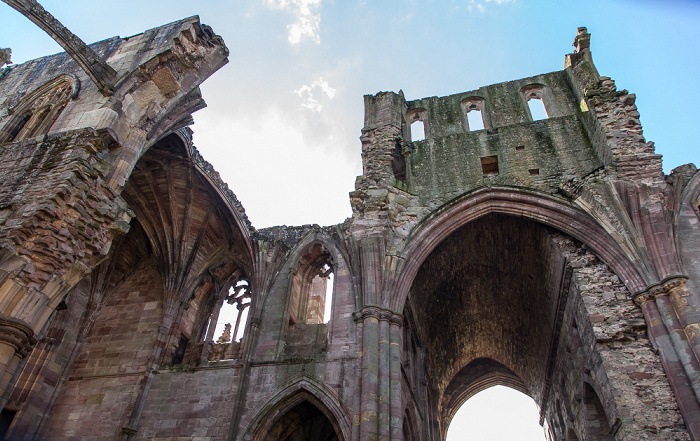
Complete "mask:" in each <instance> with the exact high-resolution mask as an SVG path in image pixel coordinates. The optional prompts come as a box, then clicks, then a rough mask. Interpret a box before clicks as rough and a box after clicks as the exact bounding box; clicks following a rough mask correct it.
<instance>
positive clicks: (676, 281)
mask: <svg viewBox="0 0 700 441" xmlns="http://www.w3.org/2000/svg"><path fill="white" fill-rule="evenodd" d="M687 281H688V277H687V276H672V277H669V278H667V279H665V280H662V281H661V282H659V283H656V284H654V285H651V286H649V287H648V288H647V289H646V290H644V291H642V292H640V293H638V294H636V295H635V296H634V303H635V304H637V306H640V307H641V306H642V305H643V304H644V303H646V302H649V301H652V300H655V299H656V298H657V297H658V296H667V295H669V294H671V292H672V291H674V290H676V289H682V288H684V287H685V284H686V282H687Z"/></svg>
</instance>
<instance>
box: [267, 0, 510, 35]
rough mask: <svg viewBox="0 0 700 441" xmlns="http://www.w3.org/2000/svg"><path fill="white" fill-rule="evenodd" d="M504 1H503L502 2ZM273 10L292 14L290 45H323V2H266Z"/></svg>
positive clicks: (271, 0)
mask: <svg viewBox="0 0 700 441" xmlns="http://www.w3.org/2000/svg"><path fill="white" fill-rule="evenodd" d="M501 1H502V0H501ZM266 3H267V4H268V5H269V6H270V7H272V8H273V9H281V10H283V11H288V12H291V13H292V14H293V15H294V18H295V21H294V22H293V23H291V24H289V25H287V31H288V33H289V35H288V37H287V41H289V44H292V45H295V44H299V43H300V42H301V41H302V40H303V39H304V38H308V39H310V40H311V41H313V42H314V43H316V44H319V43H321V37H320V35H319V30H320V28H321V13H320V12H318V9H319V8H320V7H321V0H266Z"/></svg>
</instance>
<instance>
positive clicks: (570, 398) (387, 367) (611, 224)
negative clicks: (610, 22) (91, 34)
mask: <svg viewBox="0 0 700 441" xmlns="http://www.w3.org/2000/svg"><path fill="white" fill-rule="evenodd" d="M5 1H6V3H8V4H10V5H11V6H13V7H14V8H16V9H18V10H20V11H21V12H22V13H24V14H25V15H26V16H27V17H29V18H30V19H31V20H32V21H34V22H35V23H37V25H39V26H40V27H42V29H44V30H46V31H47V32H48V33H49V34H51V35H52V36H53V37H54V38H55V39H56V40H57V41H58V42H59V43H60V44H62V46H63V47H64V48H66V53H62V54H57V55H54V56H50V57H45V58H41V59H38V60H33V61H29V62H27V63H24V64H21V65H17V66H15V65H9V66H7V67H5V68H3V69H2V70H1V71H0V179H2V183H3V185H2V186H0V409H2V412H1V413H0V433H2V436H4V437H5V438H4V439H11V440H22V441H29V440H39V439H41V440H56V441H58V440H71V441H73V440H86V441H87V440H102V439H105V440H107V439H110V440H113V439H120V440H124V441H128V440H160V441H165V440H168V441H185V440H197V441H215V440H230V441H234V440H235V441H262V440H266V441H267V440H269V441H272V440H278V439H279V440H289V441H294V440H297V439H309V440H313V441H333V440H340V441H365V440H369V441H401V440H406V441H428V440H442V439H444V438H445V436H446V433H447V428H448V426H449V424H450V421H451V419H452V417H453V416H454V415H455V412H456V411H457V409H458V408H459V407H460V406H461V405H462V404H463V403H464V402H465V401H466V400H468V399H469V398H470V397H472V396H473V395H474V394H476V393H478V392H480V391H482V390H484V389H486V388H488V387H491V386H494V385H505V386H508V387H511V388H514V389H516V390H519V391H521V392H523V393H525V394H527V395H529V396H530V397H532V398H533V399H534V400H535V402H536V403H537V405H538V406H539V409H540V423H541V424H542V425H543V426H544V430H545V434H546V436H547V438H548V439H550V440H553V441H554V440H556V441H564V440H567V441H574V440H576V441H592V440H618V441H623V440H624V441H634V440H673V441H676V440H678V441H681V440H683V441H684V440H700V298H699V291H698V289H700V229H699V225H700V173H698V171H697V169H696V168H695V166H694V165H692V164H688V165H685V166H682V167H679V168H677V169H676V170H674V171H673V172H672V173H671V174H670V175H669V176H665V175H664V174H663V172H662V170H661V158H660V156H659V155H656V154H655V153H654V145H653V143H651V142H647V141H646V140H645V139H644V137H643V133H642V126H641V123H640V119H639V118H640V116H639V112H638V111H637V108H636V107H635V104H634V103H635V96H634V94H631V93H629V92H628V91H626V90H618V89H617V87H616V85H615V83H614V82H613V81H612V80H611V79H610V78H606V77H603V76H600V75H599V73H598V71H597V69H596V68H595V66H594V64H593V60H592V56H591V52H590V49H589V44H590V35H589V34H588V32H587V31H586V29H585V28H579V29H578V31H577V35H576V37H575V40H574V51H573V52H572V53H571V54H569V55H567V56H566V59H565V66H564V69H563V70H561V71H558V72H552V73H547V74H542V75H537V76H534V77H530V78H524V79H520V80H515V81H510V82H506V83H501V84H494V85H490V86H485V87H482V88H479V89H478V90H473V91H468V92H463V93H458V94H455V95H450V96H446V97H431V98H424V99H420V100H415V101H407V100H406V99H405V98H404V96H403V93H398V94H397V93H392V92H380V93H378V94H376V95H367V96H365V125H364V128H362V132H361V137H360V141H361V148H362V152H361V153H362V161H363V174H362V176H359V177H358V178H357V181H356V183H355V190H354V191H353V192H352V193H351V194H350V204H351V206H352V213H353V214H352V217H351V218H348V219H347V220H346V221H345V222H343V223H342V224H339V225H333V226H329V227H319V226H317V225H305V226H299V227H286V226H280V227H273V228H266V229H255V228H254V227H253V226H252V225H251V224H250V222H249V221H248V218H247V217H246V215H245V212H244V210H243V207H242V205H241V203H240V202H239V201H238V200H237V199H236V197H235V195H234V194H233V193H232V192H231V190H229V189H228V187H227V185H226V184H225V183H224V182H222V181H221V179H220V177H219V175H218V173H216V171H214V169H213V168H212V166H211V165H210V164H209V163H207V162H206V161H205V160H204V159H203V158H202V157H201V156H200V155H199V153H198V152H197V150H196V148H195V147H194V146H193V144H192V136H191V135H192V132H191V130H190V129H189V128H188V127H187V126H188V125H190V124H191V121H192V120H191V114H192V112H194V111H196V110H197V109H200V108H201V107H202V106H203V105H204V101H203V99H202V97H201V94H200V91H199V87H198V86H199V84H201V82H202V81H204V80H205V79H206V78H207V77H208V76H210V75H211V74H213V73H214V72H215V71H216V70H217V69H219V68H220V67H221V66H223V65H224V64H225V63H226V62H227V56H228V50H227V49H226V47H225V45H224V43H223V41H222V40H221V38H220V37H218V36H217V35H216V34H215V33H214V32H213V31H212V30H211V29H210V28H209V27H207V26H206V25H203V24H201V23H200V22H199V19H198V18H197V17H191V18H187V19H184V20H181V21H178V22H175V23H170V24H167V25H164V26H162V27H159V28H156V29H151V30H148V31H146V32H144V33H143V34H139V35H135V36H132V37H128V38H120V37H115V38H111V39H107V40H104V41H102V42H99V43H95V44H93V45H89V46H88V45H85V44H84V43H82V42H81V41H80V40H79V39H78V38H77V37H76V36H75V35H73V34H72V33H70V31H68V30H67V29H65V28H64V27H63V26H61V25H60V23H58V22H57V21H56V20H55V19H54V18H53V17H52V16H51V15H50V14H49V13H48V12H46V11H45V10H44V9H43V8H41V6H40V5H38V3H36V1H34V0H5ZM9 53H10V52H9V50H4V49H3V52H2V54H3V55H2V58H1V59H2V62H3V63H6V62H9ZM536 102H541V103H542V104H543V105H544V108H545V109H546V113H547V118H546V119H541V120H533V117H532V113H531V111H530V107H529V106H530V105H531V104H533V103H536ZM470 112H475V113H474V114H472V115H476V116H477V118H478V117H479V116H480V117H481V120H482V122H483V127H484V128H483V129H480V128H479V129H477V128H476V127H472V128H470V123H469V119H468V114H469V113H470ZM472 121H473V120H472ZM415 124H422V125H423V128H424V133H425V139H422V140H413V139H412V136H411V131H412V129H413V130H414V131H415ZM273 208H274V207H273ZM271 209H272V208H271ZM326 291H328V292H329V293H332V295H328V296H326V295H324V292H326ZM329 302H330V311H331V312H330V318H329V319H328V320H324V318H323V311H324V307H325V306H326V304H327V303H329ZM225 311H232V312H225ZM228 314H233V315H232V316H233V317H234V318H233V319H231V318H230V317H231V315H228ZM224 322H226V323H224ZM217 325H221V327H222V329H225V330H224V332H223V334H222V333H221V331H216V329H219V328H217ZM224 325H225V326H224ZM241 335H242V337H240V336H241Z"/></svg>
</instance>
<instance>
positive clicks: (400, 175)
mask: <svg viewBox="0 0 700 441" xmlns="http://www.w3.org/2000/svg"><path fill="white" fill-rule="evenodd" d="M391 170H392V171H393V172H394V177H395V178H396V179H398V180H399V181H404V182H405V181H406V158H404V157H403V149H402V148H401V143H399V142H397V143H396V145H395V146H394V152H393V157H392V160H391Z"/></svg>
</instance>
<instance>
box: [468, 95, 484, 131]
mask: <svg viewBox="0 0 700 441" xmlns="http://www.w3.org/2000/svg"><path fill="white" fill-rule="evenodd" d="M461 105H462V112H463V113H464V115H465V118H466V120H465V123H466V130H467V131H469V132H472V131H475V130H483V129H488V128H489V123H488V121H487V119H486V112H485V109H486V100H484V99H483V98H481V97H478V96H475V97H469V98H465V99H463V100H462V103H461Z"/></svg>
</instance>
